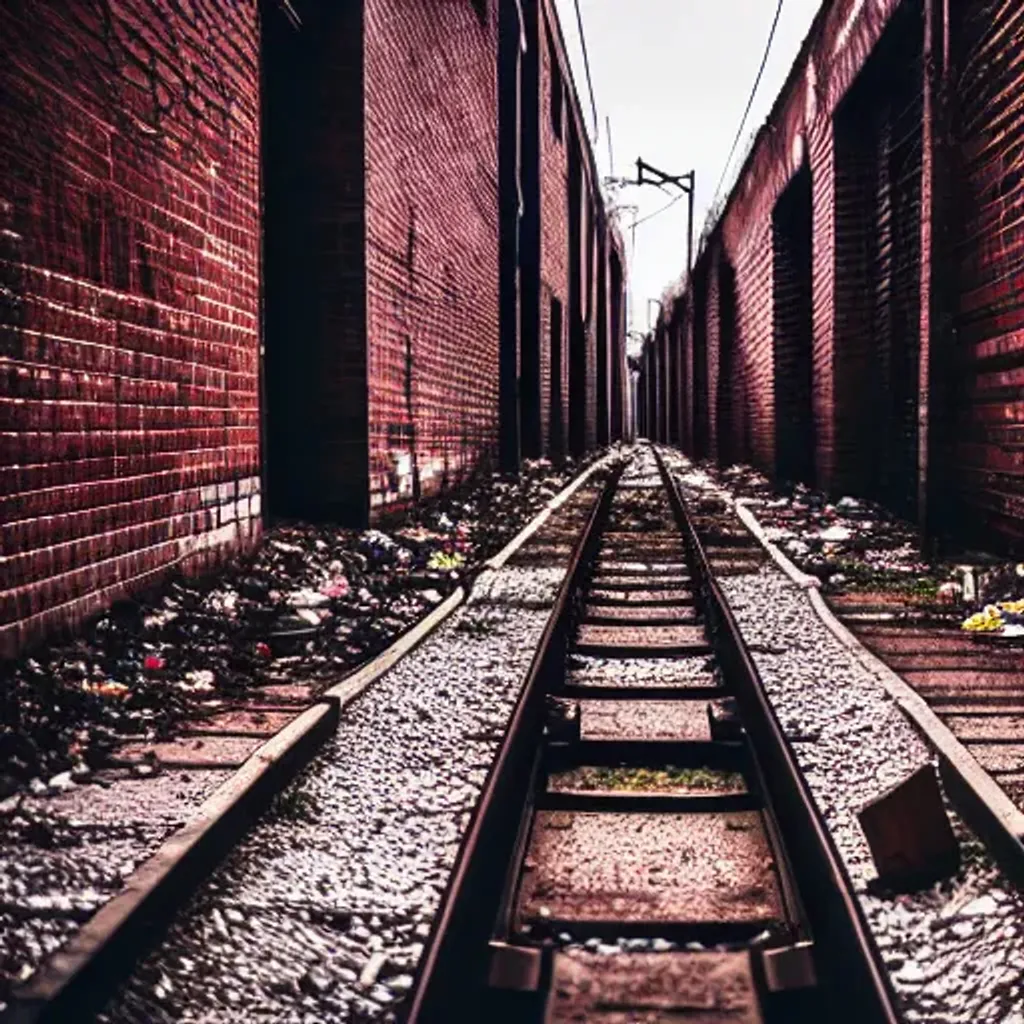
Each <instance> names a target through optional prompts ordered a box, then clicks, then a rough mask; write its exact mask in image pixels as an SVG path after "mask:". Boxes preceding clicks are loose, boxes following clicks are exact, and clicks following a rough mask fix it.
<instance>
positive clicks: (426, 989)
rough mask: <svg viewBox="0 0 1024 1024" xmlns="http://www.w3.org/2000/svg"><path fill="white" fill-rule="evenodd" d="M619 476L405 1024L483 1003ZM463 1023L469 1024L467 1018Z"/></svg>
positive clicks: (564, 601) (472, 829) (487, 789)
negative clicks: (478, 984)
mask: <svg viewBox="0 0 1024 1024" xmlns="http://www.w3.org/2000/svg"><path fill="white" fill-rule="evenodd" d="M620 473H621V469H619V471H617V472H613V473H612V474H610V476H609V479H608V481H607V482H606V484H605V488H604V491H603V492H602V494H601V497H600V498H599V499H598V501H597V502H595V504H594V509H593V512H592V513H591V515H590V518H589V520H588V521H587V525H586V526H585V527H584V529H583V532H582V533H581V534H580V537H579V540H578V541H577V544H576V547H575V550H574V551H573V555H572V558H571V559H570V562H569V566H568V569H567V571H566V574H565V578H564V580H563V581H562V586H561V588H560V589H559V592H558V596H557V598H556V600H555V605H554V608H553V609H552V612H551V615H550V616H549V618H548V622H547V625H546V626H545V628H544V633H543V634H542V636H541V639H540V643H539V644H538V646H537V650H536V652H535V653H534V656H533V660H532V662H531V664H530V669H529V672H528V673H527V677H526V681H525V684H524V686H523V690H522V693H521V695H520V697H519V700H518V702H517V703H516V707H515V709H514V711H513V713H512V717H511V720H510V722H509V726H508V729H507V731H506V734H505V738H504V740H503V742H502V745H501V748H500V750H499V751H498V755H497V757H496V758H495V761H494V764H493V765H492V766H491V770H490V773H489V774H488V777H487V781H486V783H485V785H484V788H483V792H482V793H481V795H480V799H479V801H478V803H477V806H476V808H475V810H474V812H473V819H472V821H471V823H470V826H469V829H468V830H467V832H466V838H465V840H464V841H463V844H462V848H461V849H460V851H459V856H458V859H457V860H456V863H455V868H454V870H453V872H452V876H451V880H450V882H449V884H448V887H447V889H446V891H445V895H444V897H443V899H442V903H441V910H440V912H439V913H438V914H437V916H436V917H435V918H434V923H433V925H432V927H431V931H430V935H429V936H428V938H427V942H426V951H425V953H424V955H423V958H422V959H421V961H420V964H419V966H418V968H417V971H416V977H415V981H414V985H413V992H412V996H411V998H410V1002H409V1010H408V1013H407V1014H406V1016H405V1020H406V1021H407V1022H408V1024H427V1022H435V1021H436V1022H438V1024H441V1022H444V1021H450V1020H451V1019H452V1018H451V1016H450V1015H449V1012H448V1009H447V1007H448V1006H449V1005H450V1002H451V999H452V994H453V993H454V992H459V993H461V994H462V996H463V997H464V1002H463V1006H464V1007H467V1004H476V1003H477V1002H478V1001H479V999H480V996H481V993H480V992H479V991H474V990H473V983H472V981H471V979H475V978H476V979H478V978H484V977H487V975H488V971H489V963H488V962H487V960H488V952H489V945H488V944H489V942H490V940H491V938H492V931H493V929H494V926H495V923H496V921H495V907H497V906H498V905H499V904H500V903H501V902H502V899H503V890H504V887H505V885H506V868H507V865H508V863H509V859H510V858H511V857H512V856H513V855H514V852H515V850H516V846H517V843H519V842H520V841H521V837H520V832H521V827H520V826H521V821H522V817H523V816H524V815H525V814H526V813H527V812H528V805H529V796H530V792H531V789H532V784H533V780H534V777H535V775H536V772H537V769H538V759H539V756H540V749H539V748H538V745H537V742H536V737H537V735H538V731H539V725H540V720H541V716H542V715H543V714H544V711H545V700H544V698H545V696H546V691H547V689H548V686H547V683H548V681H549V680H550V678H551V677H552V676H553V675H561V673H562V672H563V671H564V668H563V666H564V662H565V656H566V649H567V645H568V628H569V621H570V611H571V602H572V598H573V597H574V595H575V594H576V591H577V589H578V587H579V584H580V582H581V580H582V578H583V573H584V572H585V570H586V568H587V565H588V563H589V562H590V560H591V559H592V558H593V557H594V555H595V553H596V551H595V546H596V542H597V540H598V533H597V529H596V526H597V524H598V523H599V522H601V520H602V519H603V518H604V516H605V515H607V510H608V506H609V505H610V503H611V499H612V496H613V494H614V493H615V485H616V484H617V482H618V477H619V474H620ZM467 1009H468V1007H467ZM463 1019H473V1017H472V1014H470V1016H469V1017H464V1018H463Z"/></svg>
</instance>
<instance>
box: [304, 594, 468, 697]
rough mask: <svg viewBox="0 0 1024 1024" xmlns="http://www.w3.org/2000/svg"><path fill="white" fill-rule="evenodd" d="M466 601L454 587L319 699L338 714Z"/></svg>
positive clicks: (464, 596) (463, 595)
mask: <svg viewBox="0 0 1024 1024" xmlns="http://www.w3.org/2000/svg"><path fill="white" fill-rule="evenodd" d="M465 600H466V591H465V590H464V589H463V588H462V587H457V588H456V589H455V590H453V591H452V592H451V593H450V594H449V595H448V596H447V597H446V598H445V599H444V601H442V602H441V604H439V605H438V606H437V607H436V608H435V609H434V610H433V611H432V612H431V613H430V614H429V615H428V616H426V618H423V619H420V621H419V622H418V623H417V624H416V625H415V626H413V628H412V629H410V630H409V631H408V632H407V633H403V634H402V635H401V636H400V637H399V638H398V639H397V640H396V641H395V642H394V643H393V644H392V645H391V646H390V647H389V648H388V649H387V650H386V651H383V652H382V653H381V654H378V655H377V657H376V658H374V659H373V661H371V662H368V663H367V664H366V665H364V666H363V667H362V668H360V669H357V670H356V671H355V672H353V673H352V675H350V676H346V677H345V678H344V679H342V681H341V682H340V683H336V684H335V685H334V686H332V687H331V688H330V689H329V690H325V691H324V693H323V694H322V695H321V697H320V700H321V701H324V702H327V703H329V704H330V706H331V707H333V708H334V709H335V711H336V714H337V715H338V716H339V717H340V716H341V712H342V709H343V708H345V706H346V705H348V704H351V703H352V701H354V700H355V699H356V697H358V696H359V695H360V694H361V693H362V692H363V691H364V690H365V689H366V688H367V687H368V686H370V684H371V683H375V682H376V681H377V680H378V679H380V677H381V676H382V675H384V674H385V673H386V672H389V671H390V670H391V669H392V668H393V667H394V666H395V664H397V663H398V662H399V661H401V660H402V658H404V657H405V656H406V655H407V654H408V653H409V652H410V651H411V650H412V649H413V648H414V647H418V646H419V645H420V643H422V642H423V640H425V639H426V638H427V637H428V636H429V635H430V634H431V633H433V631H434V630H435V629H437V627H438V626H440V625H441V623H442V622H444V620H445V619H447V618H448V616H449V615H451V614H452V612H454V611H455V609H456V608H458V607H459V605H461V604H462V602H463V601H465Z"/></svg>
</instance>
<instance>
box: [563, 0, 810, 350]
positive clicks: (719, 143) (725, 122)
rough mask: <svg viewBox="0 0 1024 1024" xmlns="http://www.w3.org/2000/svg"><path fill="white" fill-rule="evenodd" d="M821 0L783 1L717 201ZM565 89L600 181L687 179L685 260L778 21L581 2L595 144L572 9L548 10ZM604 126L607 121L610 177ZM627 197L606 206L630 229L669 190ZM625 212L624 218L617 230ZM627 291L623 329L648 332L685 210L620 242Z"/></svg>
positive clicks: (609, 0) (761, 10)
mask: <svg viewBox="0 0 1024 1024" xmlns="http://www.w3.org/2000/svg"><path fill="white" fill-rule="evenodd" d="M820 2H821V0H784V3H783V6H782V13H781V14H780V16H779V24H778V27H777V29H776V31H775V39H774V41H773V43H772V49H771V53H770V55H769V58H768V63H767V66H766V67H765V71H764V75H763V77H762V79H761V83H760V85H759V87H758V92H757V96H756V97H755V99H754V105H753V106H752V107H751V110H750V114H749V115H748V118H747V122H746V126H745V127H744V129H743V135H742V137H741V139H740V142H739V144H738V145H737V147H736V154H735V156H734V157H733V160H732V163H731V165H730V171H729V175H728V177H727V179H726V182H725V184H724V185H723V195H725V194H727V192H728V189H729V187H730V186H731V184H732V182H733V181H734V180H735V176H736V174H737V173H738V171H739V169H740V167H741V166H742V161H743V159H744V157H745V155H746V152H747V149H748V145H749V143H748V140H749V138H750V137H751V136H752V135H753V134H754V133H755V132H756V131H757V129H758V128H759V127H760V126H761V125H762V124H763V122H764V120H765V118H766V117H767V116H768V112H769V111H770V110H771V107H772V104H773V103H774V102H775V98H776V97H777V95H778V93H779V91H780V90H781V88H782V85H783V83H784V82H785V80H786V76H787V75H788V74H789V70H790V68H791V67H792V65H793V61H794V60H795V59H796V55H797V53H798V51H799V49H800V44H801V43H802V42H803V40H804V37H805V36H806V35H807V32H808V30H809V29H810V27H811V22H812V21H813V19H814V15H815V13H816V12H817V10H818V7H819V6H820ZM556 3H557V6H558V13H559V19H560V21H561V23H562V32H563V34H564V35H565V40H566V46H567V47H568V50H569V59H570V62H571V63H572V71H573V79H574V81H575V83H576V90H577V92H578V93H579V97H580V103H581V105H582V109H583V111H584V114H585V117H586V120H587V127H588V130H589V132H590V136H591V143H592V145H594V153H595V156H596V158H597V165H598V171H599V173H600V174H601V176H602V178H603V177H605V176H611V177H618V178H630V179H633V180H634V181H635V179H636V159H637V157H642V158H643V160H644V161H645V162H646V163H648V164H652V165H653V166H654V167H657V168H658V169H659V170H662V171H665V172H666V173H668V174H672V175H677V174H685V173H686V172H687V171H689V170H691V169H693V170H694V171H695V172H696V182H697V187H696V197H695V210H694V251H695V252H696V248H697V241H698V239H699V237H700V232H701V228H702V227H703V225H704V221H705V218H706V217H707V213H708V209H709V207H710V206H711V204H712V200H713V199H714V195H715V186H716V185H717V183H718V180H719V178H720V177H721V174H722V170H723V166H724V165H725V161H726V157H727V156H728V155H729V148H730V146H731V145H732V140H733V137H734V136H735V134H736V129H737V128H738V127H739V124H740V119H741V117H742V115H743V108H744V107H745V106H746V103H747V98H748V96H749V94H750V89H751V87H752V86H753V83H754V78H755V77H756V75H757V69H758V67H759V66H760V63H761V57H762V55H763V53H764V47H765V43H766V41H767V39H768V32H769V29H770V28H771V24H772V19H773V17H774V15H775V8H776V3H775V0H579V9H580V13H581V15H582V19H583V31H584V34H585V37H586V42H587V51H588V53H589V56H590V71H591V78H592V81H593V85H594V98H595V101H596V105H597V114H598V138H597V141H596V143H595V142H594V124H593V117H592V115H591V107H590V97H589V93H588V90H587V80H586V76H585V74H584V68H583V56H582V48H581V46H580V35H579V31H578V29H577V20H576V7H575V0H556ZM605 118H610V120H611V141H612V155H613V157H614V167H611V166H610V159H609V152H608V132H607V130H606V122H605ZM666 187H667V188H668V192H667V193H666V192H662V191H660V190H659V189H657V188H655V187H654V186H653V185H644V186H643V187H636V186H629V187H626V188H622V189H619V190H617V191H616V193H615V201H616V202H618V203H620V204H622V205H624V206H636V207H637V208H638V209H637V213H636V217H637V219H640V218H643V217H646V216H647V215H649V214H651V213H654V212H655V211H657V210H658V209H660V208H661V207H663V206H665V205H666V203H668V202H669V201H670V200H671V199H672V198H673V197H674V196H675V195H676V192H675V190H674V188H673V187H672V186H671V185H670V186H666ZM632 220H633V212H632V211H630V210H625V211H623V214H622V223H623V225H624V226H627V225H629V224H630V222H631V221H632ZM624 234H625V241H626V248H627V259H628V261H629V280H630V303H629V305H630V327H631V329H633V330H638V331H645V330H646V329H647V326H648V324H649V322H650V321H649V319H648V311H649V314H650V317H651V318H653V317H654V316H655V315H656V313H657V307H656V306H654V305H653V304H651V305H650V306H648V302H647V300H648V299H649V298H650V299H656V298H658V297H659V296H660V295H661V293H662V291H663V289H664V288H665V286H666V285H668V284H669V283H670V282H671V281H673V280H675V279H676V278H677V277H678V276H679V274H680V273H681V272H682V270H683V268H684V265H685V262H686V199H685V197H684V198H683V199H681V200H680V201H679V202H677V203H675V205H673V206H672V207H671V208H670V209H668V210H666V211H665V212H664V213H662V214H660V215H659V216H657V217H654V218H653V219H651V220H649V221H648V222H647V223H644V224H640V225H638V227H637V228H636V232H635V247H633V249H632V252H630V234H631V233H630V231H629V230H628V229H627V230H625V232H624Z"/></svg>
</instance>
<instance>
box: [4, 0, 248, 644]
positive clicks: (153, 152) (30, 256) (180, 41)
mask: <svg viewBox="0 0 1024 1024" xmlns="http://www.w3.org/2000/svg"><path fill="white" fill-rule="evenodd" d="M0 34H2V38H3V50H4V59H3V62H2V66H0V95H2V96H3V103H2V104H0V135H2V137H3V139H4V160H3V163H2V165H0V284H2V289H0V291H2V296H3V298H2V303H0V331H2V339H3V340H2V347H0V372H2V374H3V383H2V386H0V410H2V414H0V523H2V524H3V525H2V528H0V538H2V540H0V545H2V561H0V566H2V569H0V652H2V653H3V654H10V653H12V652H13V651H14V650H15V649H16V648H18V647H19V646H21V645H22V644H23V643H25V642H28V641H31V640H33V639H34V638H36V637H38V636H40V635H41V634H42V633H43V632H44V631H45V630H49V629H52V628H54V627H56V626H58V625H62V624H65V623H70V622H72V621H74V620H76V619H80V618H81V617H82V616H85V615H88V614H90V613H93V612H95V611H97V610H99V609H100V608H101V607H102V606H103V605H104V604H106V603H108V602H109V601H110V600H112V599H114V598H116V597H118V596H120V595H122V594H124V593H126V592H128V591H129V590H131V589H133V588H137V587H140V586H142V585H144V584H147V583H149V582H152V581H154V580H155V579H156V578H157V577H158V576H159V575H160V574H161V573H163V572H165V571H167V570H168V569H171V568H173V567H180V568H184V569H193V568H196V567H200V566H205V565H208V564H210V563H211V562H212V561H213V560H215V559H216V558H218V557H221V556H222V555H224V554H226V553H228V552H230V551H234V550H238V549H239V548H241V547H243V546H245V545H247V544H249V543H250V542H251V541H252V540H253V539H254V537H255V536H256V534H257V533H258V531H259V519H258V515H259V505H260V484H259V425H258V383H257V382H258V349H257V342H258V312H259V310H258V297H259V287H258V283H259V247H258V246H259V235H258V214H259V193H258V176H259V175H258V171H259V167H258V152H259V129H260V126H259V112H258V96H259V93H258V88H259V77H258V43H257V40H258V31H257V18H256V7H255V3H254V2H246V3H238V4H232V5H225V6H223V7H221V6H216V7H211V6H209V5H199V6H196V5H189V6H188V7H187V13H186V9H184V8H182V7H181V6H180V5H178V4H174V3H169V2H165V0H148V2H147V3H146V4H128V3H122V2H118V0H102V2H100V0H97V2H92V3H84V2H79V0H37V2H35V3H28V2H19V0H3V2H2V3H0Z"/></svg>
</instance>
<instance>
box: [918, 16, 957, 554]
mask: <svg viewBox="0 0 1024 1024" xmlns="http://www.w3.org/2000/svg"><path fill="white" fill-rule="evenodd" d="M924 9H925V10H924V41H923V61H922V64H923V82H922V88H923V101H924V102H923V107H922V125H921V129H922V131H921V155H922V163H921V250H920V251H921V271H920V288H921V291H920V303H921V307H920V310H921V311H920V317H921V319H920V350H919V359H918V409H917V425H918V448H917V511H918V524H919V526H920V530H921V537H922V544H923V545H924V547H925V548H926V549H927V548H929V547H930V546H931V544H932V541H933V539H934V537H935V534H936V529H937V526H938V520H939V508H940V505H941V502H940V501H939V500H938V498H937V496H938V494H939V492H940V491H941V488H942V483H941V463H942V460H941V457H940V455H939V452H938V450H937V449H938V447H939V444H940V437H939V434H940V430H939V428H940V427H941V415H942V410H940V409H938V408H937V407H936V402H935V399H936V398H937V396H938V394H939V393H940V387H939V386H937V385H938V377H937V375H938V372H939V370H940V366H941V358H940V357H941V345H942V339H941V337H940V330H941V324H942V322H943V317H942V312H941V309H940V303H941V302H942V295H943V292H944V291H945V290H946V288H945V285H946V284H947V282H945V281H944V276H945V275H944V260H945V259H946V258H947V257H946V254H945V247H944V245H943V243H942V240H941V237H940V232H941V230H942V228H941V225H942V217H941V211H940V210H939V209H938V205H939V202H940V201H941V196H942V194H943V188H942V185H941V172H942V168H941V166H937V164H938V163H939V162H941V153H940V148H939V142H938V140H939V138H940V135H941V133H940V132H939V131H937V129H936V122H937V121H938V120H939V118H941V116H942V110H941V97H942V95H943V92H944V90H943V88H942V83H943V82H944V80H945V75H946V73H947V68H948V55H949V16H948V14H949V5H948V0H925V5H924ZM937 357H939V358H937Z"/></svg>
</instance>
